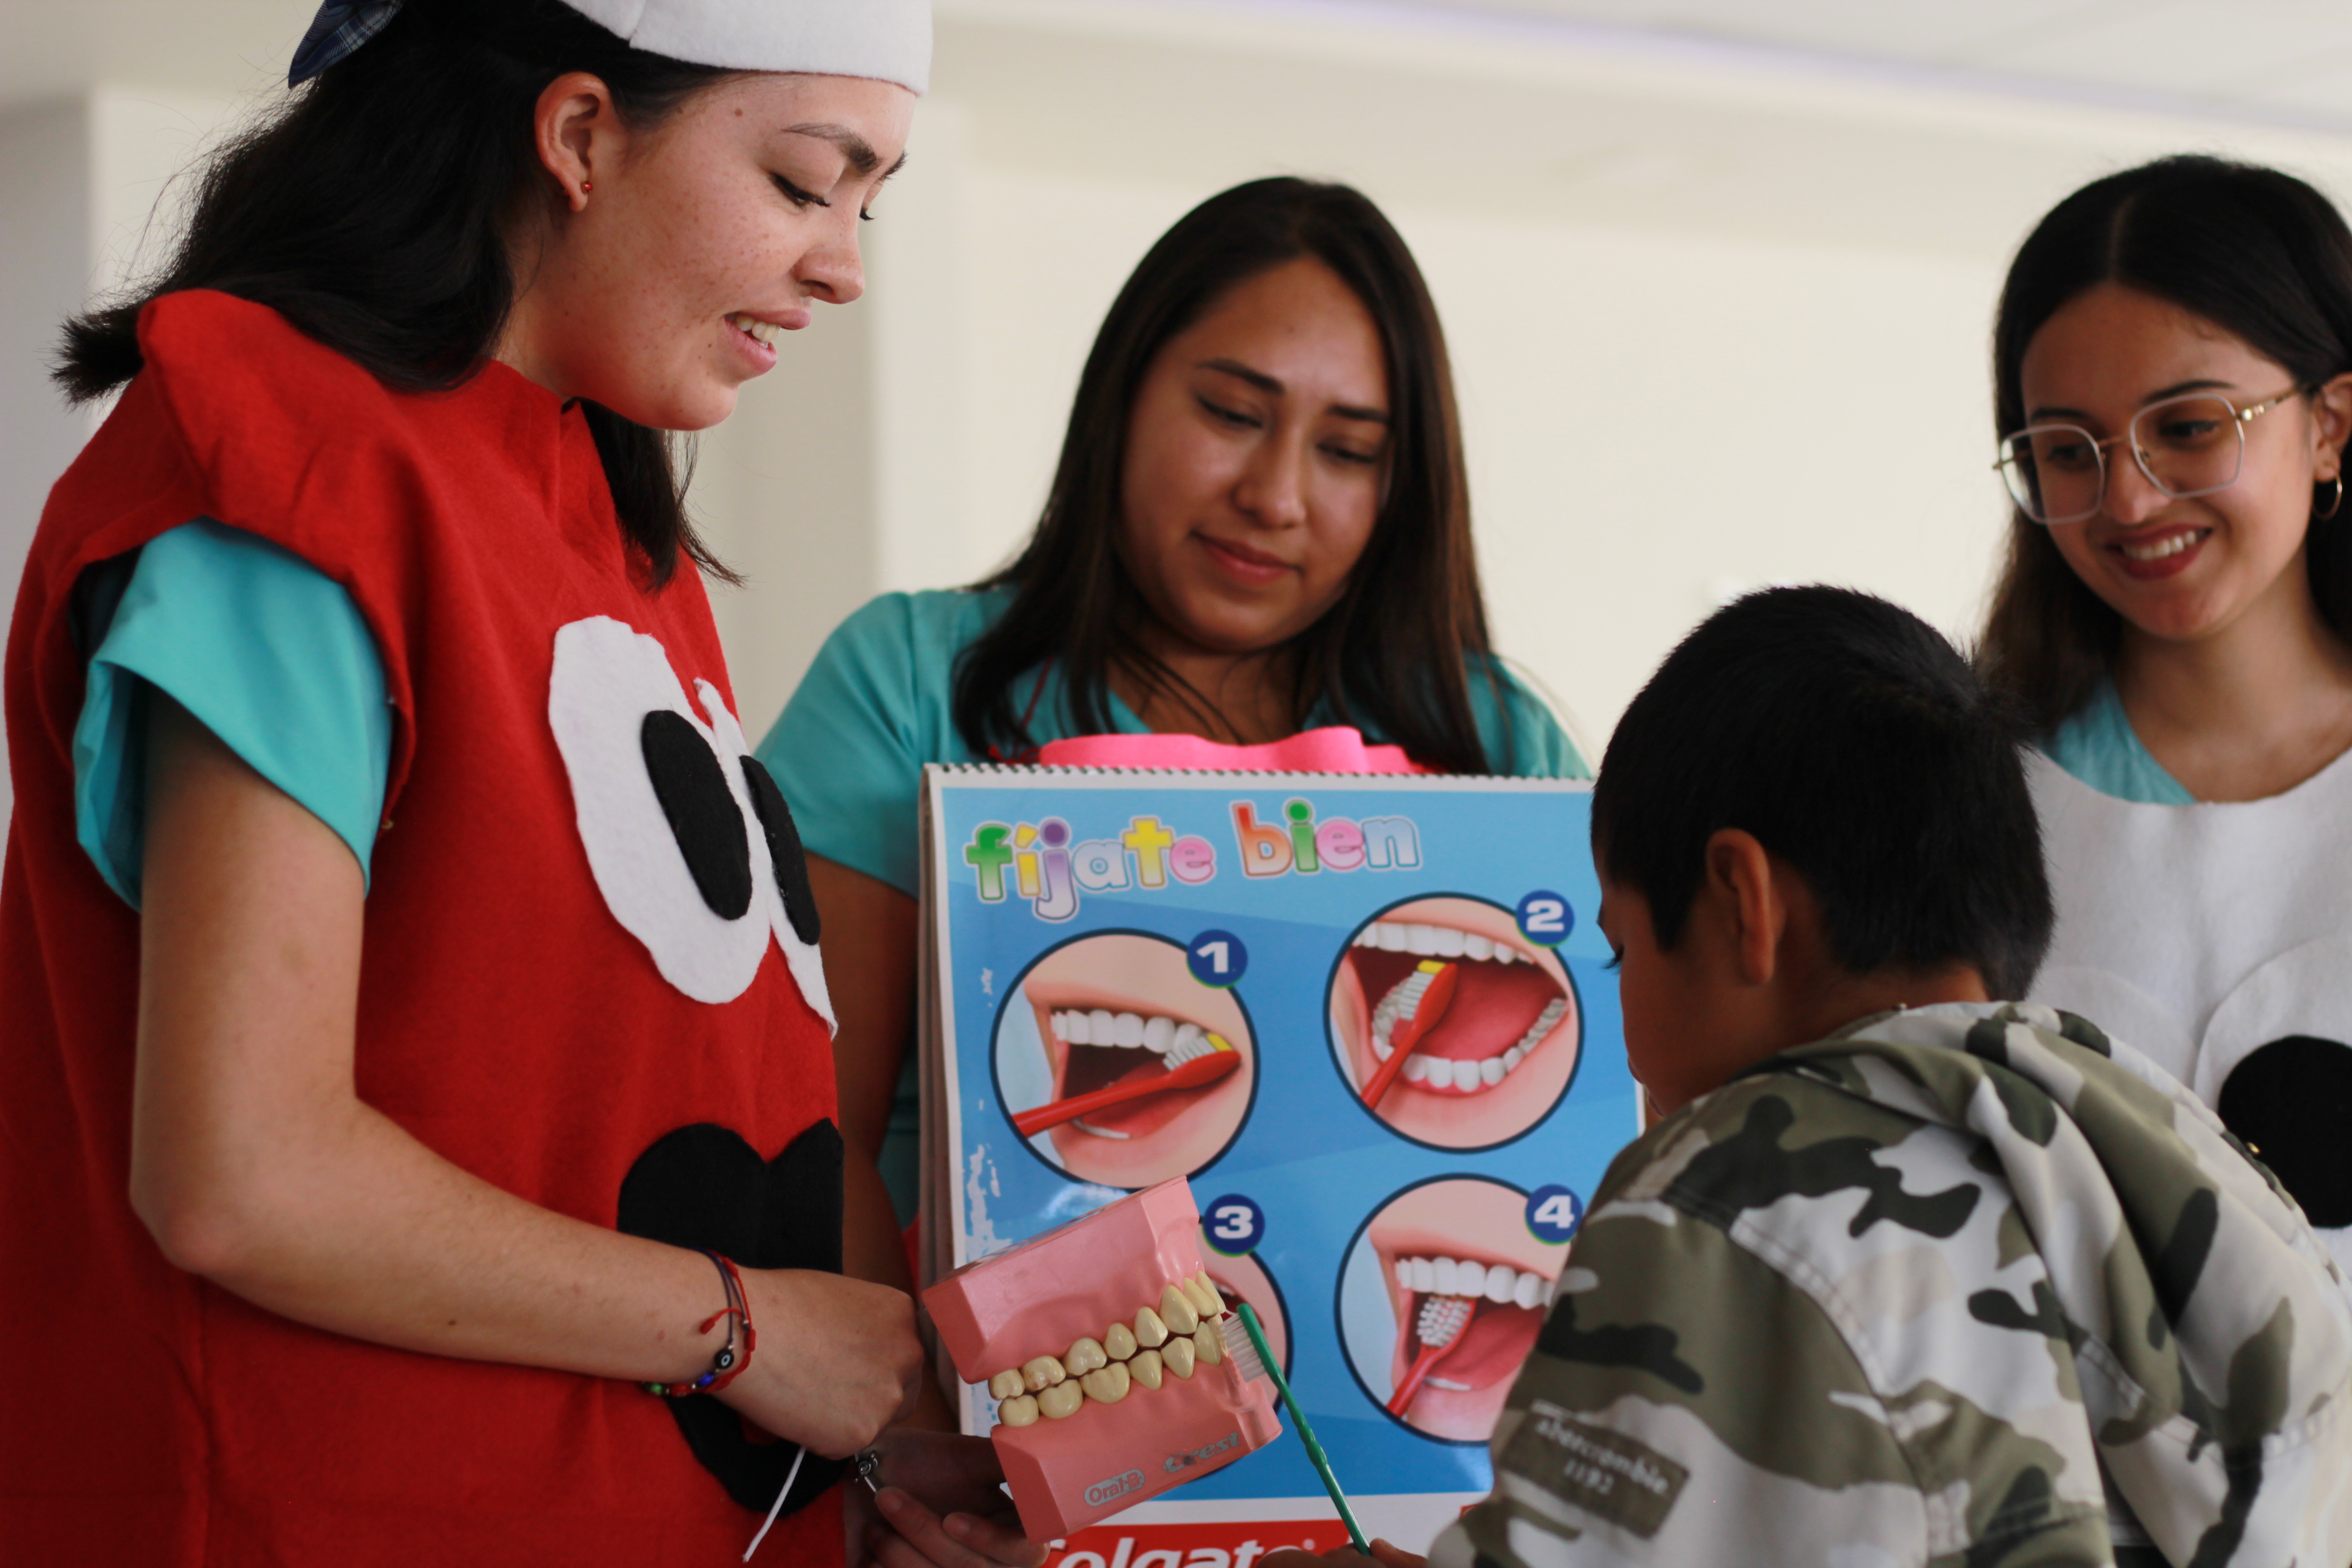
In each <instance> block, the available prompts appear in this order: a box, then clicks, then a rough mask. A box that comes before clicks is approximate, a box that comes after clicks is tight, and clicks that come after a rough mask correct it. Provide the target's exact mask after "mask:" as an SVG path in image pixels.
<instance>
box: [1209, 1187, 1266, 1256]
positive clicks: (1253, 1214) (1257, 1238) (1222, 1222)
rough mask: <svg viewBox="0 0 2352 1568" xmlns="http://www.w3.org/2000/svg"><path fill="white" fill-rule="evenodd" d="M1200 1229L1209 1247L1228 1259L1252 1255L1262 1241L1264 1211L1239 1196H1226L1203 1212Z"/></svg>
mask: <svg viewBox="0 0 2352 1568" xmlns="http://www.w3.org/2000/svg"><path fill="white" fill-rule="evenodd" d="M1201 1228H1202V1230H1203V1231H1205V1232H1206V1233H1207V1234H1208V1237H1209V1245H1210V1246H1211V1247H1215V1248H1216V1249H1217V1250H1218V1251H1219V1252H1222V1253H1223V1254H1224V1255H1225V1256H1226V1257H1228V1258H1239V1257H1241V1256H1242V1255H1243V1254H1244V1253H1249V1252H1255V1251H1256V1250H1257V1247H1258V1243H1260V1242H1262V1241H1264V1240H1265V1210H1264V1209H1261V1208H1259V1207H1258V1206H1257V1205H1255V1204H1254V1203H1252V1202H1250V1200H1249V1199H1247V1198H1245V1197H1244V1196H1242V1195H1241V1194H1239V1193H1227V1194H1225V1195H1224V1196H1223V1197H1221V1198H1219V1199H1218V1200H1217V1201H1216V1202H1215V1203H1213V1204H1211V1205H1209V1206H1208V1208H1207V1209H1206V1210H1205V1211H1203V1213H1202V1219H1201Z"/></svg>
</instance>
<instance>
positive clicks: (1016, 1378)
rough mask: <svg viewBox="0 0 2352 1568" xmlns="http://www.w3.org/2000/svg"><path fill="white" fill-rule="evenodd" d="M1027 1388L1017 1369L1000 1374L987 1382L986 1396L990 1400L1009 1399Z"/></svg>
mask: <svg viewBox="0 0 2352 1568" xmlns="http://www.w3.org/2000/svg"><path fill="white" fill-rule="evenodd" d="M1028 1386H1029V1385H1028V1384H1026V1383H1024V1382H1023V1381H1022V1378H1021V1373H1020V1371H1019V1369H1018V1368H1015V1369H1013V1370H1011V1371H1007V1372H1000V1373H997V1374H996V1375H995V1376H994V1377H992V1378H990V1379H989V1380H988V1396H989V1397H990V1398H991V1399H999V1400H1002V1399H1011V1398H1013V1397H1014V1396H1016V1395H1017V1394H1020V1393H1022V1392H1023V1391H1024V1389H1026V1388H1027V1387H1028Z"/></svg>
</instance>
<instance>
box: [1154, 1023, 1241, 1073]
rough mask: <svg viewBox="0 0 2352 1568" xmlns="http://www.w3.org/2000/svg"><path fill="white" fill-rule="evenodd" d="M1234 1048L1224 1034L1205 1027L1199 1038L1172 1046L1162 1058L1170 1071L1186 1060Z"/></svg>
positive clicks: (1193, 1059) (1190, 1060) (1189, 1060)
mask: <svg viewBox="0 0 2352 1568" xmlns="http://www.w3.org/2000/svg"><path fill="white" fill-rule="evenodd" d="M1233 1048H1234V1047H1231V1046H1229V1045H1227V1044H1226V1043H1225V1037H1223V1035H1216V1034H1211V1033H1210V1032H1209V1031H1207V1030H1205V1029H1203V1030H1202V1032H1201V1037H1200V1038H1199V1039H1197V1040H1187V1041H1185V1042H1184V1043H1183V1044H1182V1045H1181V1046H1175V1047H1171V1048H1170V1049H1169V1052H1168V1054H1167V1055H1166V1056H1165V1057H1163V1058H1160V1060H1161V1061H1162V1063H1163V1064H1164V1065H1165V1066H1166V1067H1167V1068H1168V1070H1169V1071H1171V1072H1173V1071H1175V1070H1176V1069H1177V1068H1181V1067H1182V1066H1183V1065H1184V1064H1185V1063H1186V1062H1192V1061H1198V1060H1200V1059H1201V1058H1202V1057H1205V1056H1209V1055H1212V1054H1213V1053H1215V1052H1217V1051H1230V1050H1232V1049H1233Z"/></svg>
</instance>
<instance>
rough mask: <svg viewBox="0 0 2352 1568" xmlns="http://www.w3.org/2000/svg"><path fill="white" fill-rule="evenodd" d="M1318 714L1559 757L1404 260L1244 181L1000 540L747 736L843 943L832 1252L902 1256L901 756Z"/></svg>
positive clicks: (1210, 204)
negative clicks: (843, 1218)
mask: <svg viewBox="0 0 2352 1568" xmlns="http://www.w3.org/2000/svg"><path fill="white" fill-rule="evenodd" d="M1323 725H1352V726H1354V727H1355V728H1357V729H1359V730H1360V731H1363V733H1364V735H1365V737H1366V739H1367V740H1369V741H1371V742H1380V743H1388V744H1393V745H1397V746H1401V747H1402V748H1403V749H1404V751H1405V752H1407V753H1408V754H1409V755H1410V756H1411V757H1412V758H1413V759H1414V760H1415V761H1416V762H1418V763H1422V764H1423V765H1425V766H1428V767H1432V768H1435V769H1439V770H1442V771H1445V772H1450V773H1508V774H1523V775H1534V776H1538V777H1566V778H1581V777H1585V776H1587V773H1586V768H1585V764H1584V760H1583V758H1582V757H1581V756H1580V754H1579V753H1578V752H1577V749H1576V746H1575V745H1574V743H1573V742H1570V739H1569V737H1568V736H1567V734H1566V733H1565V732H1564V731H1562V730H1561V728H1560V726H1559V722H1558V721H1556V720H1555V719H1554V718H1553V717H1552V714H1551V712H1550V710H1549V709H1548V708H1547V707H1546V706H1545V704H1544V703H1543V702H1542V701H1541V700H1539V699H1538V698H1537V697H1536V696H1535V695H1534V694H1533V693H1531V692H1530V691H1529V690H1528V689H1527V688H1526V687H1525V686H1524V685H1522V684H1521V683H1520V682H1519V681H1518V679H1516V678H1515V677H1514V676H1513V675H1512V674H1511V672H1510V671H1509V670H1508V669H1507V668H1505V667H1504V665H1503V664H1502V663H1501V661H1500V660H1499V659H1498V658H1496V655H1495V653H1494V651H1493V647H1492V644H1491V641H1490V639H1489V637H1488V635H1487V627H1486V605H1485V601H1484V599H1483V597H1482V595H1481V594H1480V591H1479V586H1478V575H1477V568H1476V564H1475V559H1474V555H1473V551H1472V543H1471V533H1470V509H1469V498H1468V493H1467V488H1466V484H1465V476H1464V469H1463V459H1462V437H1461V429H1460V424H1459V421H1458V417H1457V415H1456V411H1455V407H1454V388H1453V383H1452V375H1451V372H1450V370H1449V368H1448V365H1447V361H1446V353H1445V343H1444V334H1443V332H1442V331H1441V330H1440V328H1439V325H1438V321H1437V314H1436V310H1435V308H1434V307H1433V305H1432V303H1431V301H1430V299H1429V293H1428V289H1427V288H1426V286H1425V285H1424V284H1423V280H1422V278H1421V274H1420V271H1419V268H1416V267H1415V265H1414V263H1413V260H1412V254H1411V253H1410V252H1409V251H1408V250H1407V249H1406V248H1405V245H1404V242H1403V240H1402V238H1401V237H1399V236H1398V235H1397V233H1396V230H1395V229H1394V228H1393V227H1392V226H1391V225H1390V224H1389V222H1388V220H1387V219H1386V218H1385V217H1384V216H1382V215H1381V212H1380V211H1379V209H1378V208H1376V207H1375V206H1373V205H1372V204H1371V203H1370V202H1369V201H1368V200H1366V199H1365V198H1364V197H1363V196H1362V195H1360V194H1359V193H1357V192H1355V191H1353V190H1350V189H1349V188H1347V187H1345V186H1340V185H1329V184H1314V183H1310V182H1307V181H1303V180H1296V179H1271V180H1260V181H1256V182H1254V183H1252V184H1245V185H1241V186H1237V187H1235V188H1234V189H1233V190H1230V191H1226V192H1224V193H1223V194H1222V195H1217V196H1214V197H1213V198H1211V199H1210V200H1209V201H1207V202H1205V203H1203V204H1202V205H1200V206H1199V207H1197V208H1195V209H1194V210H1193V211H1192V213H1190V214H1188V215H1187V216H1185V217H1184V218H1183V219H1181V221H1180V222H1179V223H1178V224H1177V225H1176V226H1175V227H1174V228H1172V229H1171V230H1170V231H1169V232H1168V233H1167V234H1166V235H1165V236H1163V237H1161V238H1160V241H1159V243H1158V244H1157V245H1155V246H1154V247H1152V249H1151V251H1150V254H1148V255H1147V256H1146V257H1145V258H1144V259H1143V261H1142V263H1141V265H1140V266H1139V267H1138V268H1137V269H1136V272H1135V275H1134V276H1133V277H1132V278H1130V279H1129V280H1128V283H1127V286H1126V287H1125V288H1124V289H1122V290H1121V291H1120V294H1119V296H1118V300H1116V302H1114V303H1113V305H1112V306H1111V310H1110V313H1109V316H1108V318H1107V319H1106V320H1105V321H1104V323H1103V326H1102V330H1101V331H1100V333H1099V335H1097V338H1096V340H1095V346H1094V350H1093V353H1091V354H1090V355H1089V356H1088V359H1087V366H1086V370H1085V372H1084V374H1083V375H1082V376H1081V378H1080V380H1079V384H1078V392H1077V397H1076V405H1075V406H1074V407H1073V409H1072V412H1071V416H1070V425H1069V430H1068V434H1067V436H1066V438H1065V441H1064V444H1063V448H1062V458H1061V466H1060V468H1059V470H1058V471H1057V472H1056V474H1055V479H1054V486H1053V490H1052V493H1051V495H1050V497H1049V498H1048V500H1047V501H1046V505H1045V515H1044V517H1043V518H1042V519H1041V520H1040V521H1039V522H1038V525H1037V529H1036V531H1035V532H1034V534H1032V535H1031V537H1030V540H1029V542H1028V545H1027V547H1026V548H1025V549H1024V550H1023V552H1021V554H1020V556H1019V558H1018V559H1016V560H1015V561H1014V562H1013V564H1012V565H1010V566H1008V567H1006V568H1005V569H1004V570H1003V572H1001V573H999V574H996V575H995V576H993V577H991V578H989V579H988V580H987V581H985V582H983V583H981V584H976V585H974V586H973V587H971V588H969V589H961V590H952V591H946V592H936V593H923V594H888V595H883V596H882V597H880V598H878V599H876V600H875V601H874V602H873V603H871V604H869V605H866V606H865V607H864V608H863V609H861V610H859V611H858V612H857V613H856V615H854V616H850V617H849V619H848V620H846V621H845V622H844V623H843V624H842V626H840V627H839V629H837V630H836V631H835V633H834V634H833V636H832V637H831V638H829V639H828V640H827V641H826V643H825V645H824V649H823V650H822V651H821V652H820V653H819V654H818V656H817V658H816V662H815V664H814V666H813V667H812V668H810V670H809V673H808V676H807V678H806V679H804V680H803V682H802V684H801V687H800V689H799V690H798V691H796V692H795V693H794V694H793V699H792V700H791V702H790V703H788V704H787V705H786V706H785V709H784V712H783V716H782V718H781V719H780V720H779V721H777V723H776V726H775V728H774V729H773V730H772V731H770V733H769V735H768V737H767V739H766V741H765V742H762V744H761V747H760V756H761V760H762V761H763V762H764V763H767V765H768V767H769V768H770V769H771V770H772V772H773V773H775V775H776V777H777V779H778V781H779V782H780V783H781V784H782V788H783V790H784V792H785V794H786V795H788V796H789V798H790V799H791V800H792V801H793V807H794V811H795V813H796V815H797V816H798V817H799V819H800V820H801V822H802V823H803V824H804V825H805V826H804V832H805V833H806V836H807V837H806V846H807V848H808V851H809V875H810V879H811V882H812V884H813V885H814V889H815V892H816V897H817V901H818V903H819V904H820V905H821V906H822V908H823V909H824V921H825V932H826V935H827V936H828V938H830V939H831V941H832V942H833V951H834V952H839V953H854V954H856V964H855V966H854V967H852V966H850V965H846V964H845V965H843V966H841V970H840V972H839V973H832V974H830V975H829V983H830V984H831V986H832V990H833V996H834V1003H835V1008H836V1009H837V1011H838V1013H839V1016H840V1020H841V1029H840V1033H839V1035H838V1036H837V1037H835V1042H834V1055H835V1067H836V1068H837V1070H838V1073H839V1076H840V1086H841V1113H842V1124H843V1131H844V1133H845V1138H846V1141H847V1143H848V1160H849V1167H850V1176H849V1184H848V1193H849V1214H848V1222H847V1223H848V1242H847V1258H846V1261H847V1266H848V1267H849V1268H851V1269H852V1270H853V1271H855V1272H861V1273H863V1274H864V1275H865V1276H866V1278H869V1279H879V1280H884V1281H888V1282H895V1283H900V1284H903V1283H905V1282H906V1277H907V1267H908V1266H907V1261H906V1258H905V1255H904V1253H903V1251H902V1249H901V1247H900V1243H899V1237H898V1229H899V1226H901V1225H903V1224H905V1223H907V1222H908V1221H909V1220H911V1219H912V1217H913V1215H914V1213H915V1158H914V1144H915V1140H914V1110H915V1097H914V1092H913V1075H912V1071H911V1059H910V1058H911V1052H910V1051H909V1050H908V1042H909V1040H910V1038H911V1037H912V1033H913V1024H914V1007H915V963H916V931H915V921H916V897H917V892H918V887H919V876H918V870H917V858H918V847H917V842H916V804H915V803H916V791H917V788H918V786H919V782H920V779H921V774H922V768H923V764H924V763H933V762H939V763H973V762H987V761H992V760H1001V761H1007V762H1010V761H1015V760H1019V759H1021V758H1023V757H1024V756H1027V755H1029V754H1030V753H1031V752H1034V749H1035V748H1036V747H1037V746H1039V745H1041V744H1044V743H1045V742H1051V741H1055V740H1058V739H1063V738H1066V737H1073V736H1081V735H1090V734H1105V733H1112V732H1126V733H1136V734H1145V733H1155V732H1157V733H1164V734H1180V733H1181V734H1192V735H1200V736H1204V737H1207V738H1209V739H1212V740H1215V741H1221V742H1234V743H1257V742H1267V741H1273V740H1278V739H1281V738H1284V737H1286V736H1289V735H1292V734H1295V733H1297V731H1301V730H1305V729H1312V728H1317V727H1319V726H1323Z"/></svg>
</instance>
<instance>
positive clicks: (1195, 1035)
mask: <svg viewBox="0 0 2352 1568" xmlns="http://www.w3.org/2000/svg"><path fill="white" fill-rule="evenodd" d="M1054 1037H1055V1039H1057V1040H1059V1041H1061V1042H1062V1043H1063V1044H1064V1045H1066V1046H1109V1047H1114V1048H1121V1049H1126V1050H1144V1051H1150V1053H1151V1054H1152V1055H1154V1056H1158V1057H1164V1056H1166V1055H1167V1054H1168V1053H1169V1052H1170V1051H1174V1050H1182V1049H1184V1048H1185V1047H1189V1046H1197V1045H1199V1044H1200V1043H1201V1042H1202V1041H1203V1040H1204V1039H1206V1038H1207V1037H1208V1032H1207V1031H1206V1030H1204V1029H1202V1027H1201V1026H1200V1025H1198V1024H1188V1023H1186V1022H1185V1021H1184V1020H1183V1019H1181V1018H1171V1017H1168V1016H1165V1015H1163V1014H1159V1013H1154V1014H1152V1015H1151V1016H1150V1017H1146V1016H1144V1015H1142V1014H1140V1013H1114V1012H1112V1011H1111V1010H1110V1009H1109V1008H1108V1007H1097V1008H1094V1009H1092V1010H1091V1011H1082V1010H1080V1009H1078V1008H1076V1007H1073V1008H1071V1009H1069V1010H1068V1011H1066V1012H1060V1013H1056V1014H1055V1015H1054Z"/></svg>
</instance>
